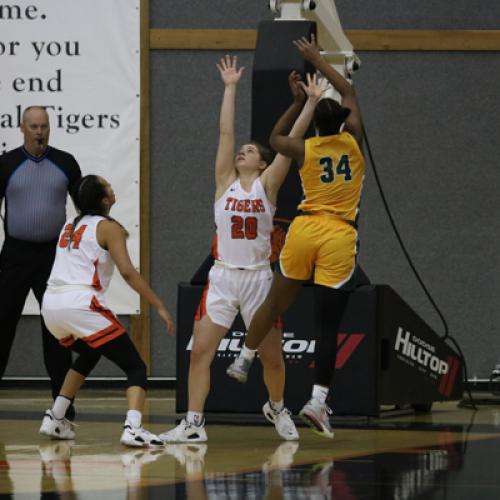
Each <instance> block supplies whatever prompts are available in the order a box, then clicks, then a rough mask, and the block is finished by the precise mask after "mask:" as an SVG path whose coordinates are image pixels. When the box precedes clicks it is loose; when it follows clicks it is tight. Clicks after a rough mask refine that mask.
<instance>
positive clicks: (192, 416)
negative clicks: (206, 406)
mask: <svg viewBox="0 0 500 500" xmlns="http://www.w3.org/2000/svg"><path fill="white" fill-rule="evenodd" d="M186 420H187V421H188V423H189V424H193V425H196V427H199V426H200V425H202V424H203V413H200V412H197V411H188V412H187V415H186Z"/></svg>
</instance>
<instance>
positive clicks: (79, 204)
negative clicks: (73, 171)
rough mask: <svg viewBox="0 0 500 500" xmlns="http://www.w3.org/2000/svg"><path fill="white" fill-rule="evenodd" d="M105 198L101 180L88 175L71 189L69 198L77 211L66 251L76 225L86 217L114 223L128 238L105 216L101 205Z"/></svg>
mask: <svg viewBox="0 0 500 500" xmlns="http://www.w3.org/2000/svg"><path fill="white" fill-rule="evenodd" d="M106 196H107V193H106V189H105V186H104V184H103V183H102V181H101V179H100V178H99V177H98V176H97V175H93V174H89V175H86V176H85V177H82V178H81V179H80V180H79V181H78V182H77V183H76V185H75V187H74V188H73V191H72V193H71V197H72V198H73V201H74V203H75V206H76V208H77V210H78V215H77V216H76V217H75V218H74V219H73V224H72V227H71V230H70V234H69V243H70V244H69V245H68V247H67V248H68V250H69V249H71V242H72V241H73V233H74V231H75V229H76V226H77V225H78V223H79V222H80V221H81V220H82V218H83V217H85V216H86V215H99V216H101V217H104V218H105V219H107V220H109V221H112V222H116V223H117V224H118V225H119V226H120V227H121V228H122V229H123V230H124V231H125V234H126V236H127V237H128V232H127V230H126V229H125V228H124V227H123V226H122V225H121V224H120V223H119V222H118V221H117V220H115V219H113V218H112V217H110V216H109V215H107V214H106V213H104V212H105V209H104V207H103V205H102V200H103V199H104V198H105V197H106Z"/></svg>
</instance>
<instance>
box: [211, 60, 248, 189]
mask: <svg viewBox="0 0 500 500" xmlns="http://www.w3.org/2000/svg"><path fill="white" fill-rule="evenodd" d="M237 61H238V60H237V58H236V56H235V57H230V56H228V55H226V56H225V57H223V58H222V59H221V60H220V64H217V68H218V69H219V72H220V76H221V78H222V81H223V82H224V97H223V98H222V105H221V109H220V121H219V146H218V148H217V156H216V159H215V189H216V192H215V198H216V199H218V198H220V197H221V196H222V194H223V193H224V191H225V190H226V189H227V187H228V186H229V185H230V184H231V182H233V181H234V179H236V175H237V174H236V169H235V166H234V108H235V99H236V87H237V85H238V82H239V81H240V78H241V75H242V73H243V70H244V68H243V67H241V68H239V69H238V68H237Z"/></svg>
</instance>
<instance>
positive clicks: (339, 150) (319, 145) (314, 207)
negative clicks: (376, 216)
mask: <svg viewBox="0 0 500 500" xmlns="http://www.w3.org/2000/svg"><path fill="white" fill-rule="evenodd" d="M299 173H300V178H301V181H302V189H303V191H304V199H303V201H302V203H301V204H300V205H299V210H302V211H303V212H305V213H310V214H323V215H335V216H337V217H340V218H341V219H344V220H347V221H352V222H355V220H356V216H357V214H358V210H359V201H360V198H361V190H362V189H363V181H364V178H365V159H364V157H363V154H362V153H361V150H360V148H359V145H358V143H357V141H356V139H355V138H354V137H353V136H352V135H351V134H350V133H349V132H341V133H339V134H335V135H328V136H320V137H311V138H309V139H306V140H305V143H304V164H303V165H302V167H301V169H300V171H299Z"/></svg>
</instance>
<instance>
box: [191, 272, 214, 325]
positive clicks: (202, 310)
mask: <svg viewBox="0 0 500 500" xmlns="http://www.w3.org/2000/svg"><path fill="white" fill-rule="evenodd" d="M209 285H210V281H207V284H206V285H205V288H204V289H203V294H202V296H201V300H200V303H199V305H198V308H197V309H196V313H195V315H194V319H195V321H200V320H201V318H203V316H205V315H206V314H207V295H208V287H209Z"/></svg>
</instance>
